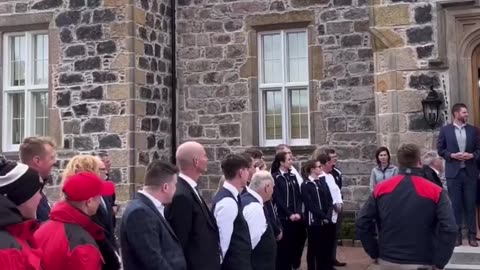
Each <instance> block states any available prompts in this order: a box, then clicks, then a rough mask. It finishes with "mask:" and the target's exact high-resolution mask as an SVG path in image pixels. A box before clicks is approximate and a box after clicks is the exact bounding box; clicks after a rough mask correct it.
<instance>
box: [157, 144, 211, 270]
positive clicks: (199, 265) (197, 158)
mask: <svg viewBox="0 0 480 270" xmlns="http://www.w3.org/2000/svg"><path fill="white" fill-rule="evenodd" d="M176 159H177V166H178V168H179V169H180V173H179V175H178V182H177V190H176V192H175V196H174V197H173V201H172V203H171V204H170V205H169V206H168V207H167V208H166V209H165V216H166V218H167V220H168V221H169V222H170V225H171V227H172V228H173V230H174V231H175V234H176V235H177V237H178V239H179V241H180V244H181V245H182V248H183V252H184V254H185V259H186V261H187V269H188V270H219V269H220V263H221V252H220V244H219V243H220V239H219V233H218V227H217V224H216V222H215V218H214V217H213V214H212V213H211V212H210V210H209V209H208V207H207V205H206V203H205V201H204V200H203V198H202V196H201V195H200V193H199V191H198V188H197V185H198V181H199V179H200V176H201V175H202V174H204V173H206V172H207V162H208V157H207V153H206V152H205V149H204V148H203V146H202V145H201V144H199V143H197V142H185V143H183V144H181V145H180V146H179V147H178V149H177V153H176Z"/></svg>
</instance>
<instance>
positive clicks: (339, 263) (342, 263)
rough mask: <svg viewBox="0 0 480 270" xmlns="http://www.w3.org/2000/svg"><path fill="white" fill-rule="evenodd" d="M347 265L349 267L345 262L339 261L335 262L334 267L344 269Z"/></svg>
mask: <svg viewBox="0 0 480 270" xmlns="http://www.w3.org/2000/svg"><path fill="white" fill-rule="evenodd" d="M345 265H347V264H346V263H344V262H339V261H338V260H335V261H334V262H333V266H337V267H343V266H345Z"/></svg>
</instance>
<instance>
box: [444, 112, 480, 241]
mask: <svg viewBox="0 0 480 270" xmlns="http://www.w3.org/2000/svg"><path fill="white" fill-rule="evenodd" d="M452 115H453V118H454V120H453V123H451V124H448V125H445V126H443V127H442V129H441V130H440V134H439V136H438V142H437V150H438V154H439V155H440V156H442V157H443V158H444V159H445V161H446V166H445V178H446V179H447V188H448V194H449V196H450V200H451V201H452V206H453V210H454V212H455V219H456V222H457V225H458V227H459V233H458V239H457V243H456V244H457V245H461V244H462V235H461V228H462V220H463V211H465V220H466V223H467V224H466V226H467V228H468V243H469V244H470V245H471V246H473V247H478V243H477V240H476V239H475V236H476V233H477V228H476V227H477V226H476V219H475V203H476V192H477V177H478V169H477V165H476V162H477V160H478V158H479V155H480V144H479V141H478V134H477V130H476V128H475V127H473V126H471V125H469V124H467V119H468V110H467V107H466V106H465V104H461V103H457V104H455V105H453V107H452Z"/></svg>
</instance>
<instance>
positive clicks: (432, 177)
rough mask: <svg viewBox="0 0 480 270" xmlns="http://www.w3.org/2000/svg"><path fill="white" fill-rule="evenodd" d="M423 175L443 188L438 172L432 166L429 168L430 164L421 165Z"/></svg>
mask: <svg viewBox="0 0 480 270" xmlns="http://www.w3.org/2000/svg"><path fill="white" fill-rule="evenodd" d="M423 177H424V178H425V179H427V180H429V181H430V182H432V183H434V184H435V185H437V186H439V187H441V188H443V184H442V180H440V177H439V176H438V174H437V173H436V172H435V171H434V170H433V169H432V168H430V166H427V165H424V166H423Z"/></svg>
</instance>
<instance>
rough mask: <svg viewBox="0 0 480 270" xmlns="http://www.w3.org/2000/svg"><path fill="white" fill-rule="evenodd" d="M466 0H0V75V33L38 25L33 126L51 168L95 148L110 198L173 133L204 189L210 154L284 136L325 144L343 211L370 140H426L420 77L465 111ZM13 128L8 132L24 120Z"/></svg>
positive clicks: (126, 192) (471, 12)
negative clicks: (333, 156)
mask: <svg viewBox="0 0 480 270" xmlns="http://www.w3.org/2000/svg"><path fill="white" fill-rule="evenodd" d="M476 2H477V1H474V0H451V1H445V0H442V1H422V0H416V1H413V0H274V1H272V0H245V1H239V0H233V1H227V0H177V1H173V2H172V1H167V0H39V1H37V0H36V1H26V0H15V1H3V2H2V1H0V32H2V42H1V44H2V70H3V71H2V73H1V76H2V78H3V81H6V80H7V79H8V78H9V76H11V73H12V72H10V71H9V70H10V69H11V67H10V66H11V65H13V64H9V63H10V61H12V59H13V60H15V57H13V58H11V57H10V56H9V55H10V53H12V54H13V55H16V54H17V52H16V51H13V52H11V50H9V48H10V47H11V46H13V45H9V44H13V43H10V36H11V33H16V34H18V33H19V34H18V35H22V33H26V32H29V31H36V30H40V31H44V32H45V33H47V34H48V75H49V77H48V123H49V125H48V126H49V128H48V132H44V133H46V135H50V136H52V137H53V138H55V140H56V141H57V143H58V144H59V148H60V150H59V163H58V167H59V171H61V169H62V167H63V166H64V165H65V163H66V162H67V161H68V159H69V158H70V157H71V156H73V155H75V154H78V153H95V152H100V151H106V152H108V153H109V154H110V155H111V157H112V164H113V168H114V177H113V178H114V179H115V181H116V183H117V189H118V195H117V197H118V198H119V200H120V201H128V200H129V199H130V198H131V196H132V195H133V193H134V191H135V190H136V189H137V188H138V187H139V186H141V184H142V178H143V174H144V170H145V165H146V164H148V162H149V161H150V160H152V159H155V158H160V159H163V160H170V159H171V158H172V153H174V151H175V147H176V145H178V144H179V143H181V142H182V141H186V140H196V141H199V142H201V143H203V144H204V145H205V147H206V150H207V153H208V156H209V159H210V161H209V167H208V174H207V175H205V176H204V177H203V179H202V181H201V188H202V192H203V194H204V195H205V196H206V197H207V198H208V197H210V196H211V195H212V194H213V193H214V192H215V190H216V189H217V186H218V181H219V178H220V177H219V175H220V161H221V159H222V158H223V157H224V156H225V155H227V154H228V153H231V152H238V151H241V150H243V149H245V148H246V147H249V146H260V147H261V148H262V149H263V150H264V152H265V153H266V154H267V155H269V156H270V157H271V156H272V154H273V153H274V147H272V145H273V143H278V142H284V143H289V144H292V145H293V146H292V150H293V151H294V153H295V154H296V156H297V161H298V164H297V165H300V164H301V162H302V161H303V160H305V159H307V158H308V157H309V156H310V154H311V152H312V151H313V150H314V149H315V148H316V147H317V146H320V147H325V148H326V147H333V148H335V149H336V150H337V153H338V155H339V159H340V162H339V167H340V168H341V169H342V171H343V173H344V174H345V177H344V178H345V180H344V182H345V187H344V188H343V190H342V191H343V194H344V200H345V202H346V206H347V208H348V209H351V210H356V209H358V207H359V206H360V205H361V204H362V202H364V201H365V199H366V197H367V196H368V190H369V188H368V181H369V174H370V170H371V168H372V167H373V165H374V163H373V159H374V152H375V149H376V148H377V146H379V145H385V146H388V147H390V148H391V149H392V150H394V149H396V148H397V147H398V146H399V145H400V144H401V143H403V142H415V143H418V144H419V145H421V146H422V147H423V148H424V149H431V148H434V147H435V142H436V139H435V138H436V131H435V130H433V131H432V130H431V129H430V127H428V125H427V124H426V123H425V121H424V119H423V113H422V105H421V100H422V99H423V98H424V97H425V96H426V95H427V90H429V89H430V87H431V86H433V88H434V89H435V90H436V91H438V92H439V93H440V94H441V95H442V96H443V97H444V100H445V102H444V108H443V109H445V112H446V110H447V109H448V108H449V104H451V103H454V102H460V101H461V102H465V103H467V105H469V106H470V107H471V108H474V110H476V112H478V107H479V104H478V93H477V92H478V72H477V70H476V69H475V68H476V67H474V66H475V65H476V64H474V62H475V61H473V60H472V59H474V58H475V57H476V55H474V52H475V48H476V46H477V45H478V43H480V41H479V40H478V35H477V32H479V30H478V29H480V28H478V27H476V23H477V17H476V16H477V11H478V9H480V8H479V7H478V6H477V3H476ZM478 14H480V11H478ZM35 33H36V32H33V34H32V36H35ZM269 40H270V41H269ZM271 40H273V41H271ZM27 41H28V38H27ZM268 42H271V43H268ZM268 44H270V45H268ZM27 47H28V46H27ZM20 48H23V47H20ZM293 48H296V49H293ZM26 51H28V50H26ZM26 55H27V58H28V57H29V55H30V54H29V53H28V52H27V53H26ZM472 55H473V56H472ZM479 58H480V57H479ZM475 59H476V58H475ZM9 60H10V61H9ZM22 60H23V58H22V57H20V62H21V61H22ZM269 61H270V62H269ZM13 62H15V61H13ZM15 63H16V62H15ZM35 63H36V62H35ZM270 63H273V64H270ZM292 63H293V64H292ZM475 63H476V62H475ZM479 63H480V61H479ZM31 66H35V65H31ZM26 67H27V68H26V73H28V70H29V69H28V68H29V67H30V65H29V64H27V65H26ZM35 67H36V66H35ZM469 67H471V68H469ZM472 70H473V71H472ZM268 72H271V73H268ZM295 72H296V73H295ZM267 73H268V74H267ZM15 74H16V73H15ZM287 77H288V78H289V79H286V78H287ZM281 78H283V80H282V79H281ZM292 78H294V79H292ZM475 80H477V84H475ZM27 81H28V80H27ZM270 82H272V83H270ZM7 84H8V83H7ZM475 85H477V88H475V87H476V86H475ZM6 89H10V88H9V86H8V85H7V86H6V84H5V83H4V85H3V92H4V93H3V94H2V106H3V107H4V108H6V109H4V110H3V111H2V130H4V132H2V152H8V153H7V154H9V155H12V156H14V155H15V154H16V153H15V145H13V146H12V147H10V145H9V141H8V140H7V139H5V138H10V137H11V136H10V135H8V132H10V128H11V125H12V123H16V122H15V121H18V118H20V119H23V118H21V117H17V116H15V117H14V116H11V117H10V116H9V114H12V112H13V111H12V110H11V109H12V108H13V107H14V105H8V104H9V103H8V102H10V96H9V92H8V91H6ZM12 89H16V88H12ZM279 89H280V90H279ZM277 90H278V91H277ZM26 91H28V90H26ZM275 91H276V92H275ZM294 94H295V95H294ZM297 94H298V95H297ZM269 98H273V99H269ZM475 98H476V99H475ZM26 100H27V101H26V103H25V106H24V107H25V115H24V118H25V116H26V115H28V113H30V110H29V109H28V107H30V106H29V105H30V104H31V103H29V102H30V101H28V100H29V99H28V98H27V99H26ZM272 100H273V102H274V105H273V106H270V102H272ZM475 100H477V101H475ZM474 101H475V102H474ZM7 105H8V106H7ZM278 105H281V106H278ZM282 106H283V107H282ZM279 107H280V109H279ZM287 107H288V108H287ZM297 110H298V111H297ZM445 112H444V117H443V118H442V121H440V123H439V124H438V126H440V125H441V124H442V123H443V122H444V120H447V118H448V114H446V113H445ZM9 117H10V118H9ZM294 117H296V118H294ZM27 118H28V117H27ZM25 119H26V118H25ZM292 119H293V120H292ZM25 121H27V120H25ZM472 121H474V122H475V123H477V122H478V121H480V119H477V118H476V117H475V118H474V119H473V120H472ZM279 123H281V124H279ZM25 127H26V128H25V130H24V131H23V135H34V133H35V132H34V131H31V129H29V127H30V124H26V125H25ZM7 130H8V132H6V131H7ZM272 130H274V131H272ZM269 136H271V137H269ZM12 149H13V150H12ZM54 178H55V179H54V182H53V183H52V186H51V188H49V193H50V195H51V196H50V197H51V199H52V200H55V199H56V198H57V196H56V195H58V183H59V179H58V177H54Z"/></svg>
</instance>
